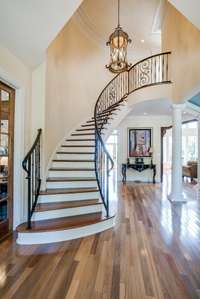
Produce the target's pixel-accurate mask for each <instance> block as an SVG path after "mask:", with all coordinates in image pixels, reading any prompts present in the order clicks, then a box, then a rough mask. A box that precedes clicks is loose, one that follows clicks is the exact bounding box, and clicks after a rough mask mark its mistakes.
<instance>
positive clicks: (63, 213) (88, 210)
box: [32, 204, 102, 221]
mask: <svg viewBox="0 0 200 299" xmlns="http://www.w3.org/2000/svg"><path fill="white" fill-rule="evenodd" d="M101 211H102V204H98V205H91V206H85V207H76V208H68V209H59V210H51V211H44V212H35V213H34V214H33V216H32V221H40V220H48V219H56V218H63V217H70V216H78V215H84V214H92V213H98V212H101Z"/></svg>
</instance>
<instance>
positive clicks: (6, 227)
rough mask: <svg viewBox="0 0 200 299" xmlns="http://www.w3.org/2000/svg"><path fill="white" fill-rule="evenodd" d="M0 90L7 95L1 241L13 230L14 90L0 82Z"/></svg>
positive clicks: (0, 224) (0, 226)
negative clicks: (6, 157)
mask: <svg viewBox="0 0 200 299" xmlns="http://www.w3.org/2000/svg"><path fill="white" fill-rule="evenodd" d="M0 89H2V90H5V91H6V92H7V93H8V94H9V106H8V107H9V110H8V120H9V123H8V125H9V127H8V159H9V162H8V179H7V180H8V186H7V188H8V189H7V192H8V197H7V213H8V216H7V219H6V220H5V221H2V223H0V239H3V238H4V237H6V236H7V235H8V234H10V233H11V232H12V228H13V169H14V109H15V90H14V89H13V88H11V87H10V86H8V85H7V84H5V83H4V82H2V81H0ZM0 100H1V98H0ZM0 117H1V116H0Z"/></svg>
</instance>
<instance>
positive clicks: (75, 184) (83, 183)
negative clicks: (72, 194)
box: [46, 181, 97, 189]
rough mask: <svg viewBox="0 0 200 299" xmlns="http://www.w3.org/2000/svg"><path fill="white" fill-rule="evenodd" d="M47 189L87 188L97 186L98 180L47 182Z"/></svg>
mask: <svg viewBox="0 0 200 299" xmlns="http://www.w3.org/2000/svg"><path fill="white" fill-rule="evenodd" d="M46 187H47V189H48V188H50V189H52V188H87V187H97V182H96V181H75V182H47V183H46Z"/></svg>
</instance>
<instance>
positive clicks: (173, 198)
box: [168, 193, 187, 203]
mask: <svg viewBox="0 0 200 299" xmlns="http://www.w3.org/2000/svg"><path fill="white" fill-rule="evenodd" d="M168 199H169V201H170V202H171V203H186V202H187V200H186V196H185V194H184V193H181V194H173V193H170V194H169V195H168Z"/></svg>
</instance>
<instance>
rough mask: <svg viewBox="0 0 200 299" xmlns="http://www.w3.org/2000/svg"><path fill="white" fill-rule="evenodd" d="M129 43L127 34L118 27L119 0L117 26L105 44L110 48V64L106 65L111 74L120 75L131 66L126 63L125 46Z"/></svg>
mask: <svg viewBox="0 0 200 299" xmlns="http://www.w3.org/2000/svg"><path fill="white" fill-rule="evenodd" d="M129 43H131V39H130V38H129V36H128V34H127V33H126V32H124V31H123V29H122V27H121V26H120V0H118V25H117V28H116V29H115V31H114V32H113V33H112V34H111V35H110V37H109V41H108V42H107V43H106V45H107V46H109V47H110V63H109V65H106V68H108V69H109V71H111V72H112V73H120V72H123V71H125V70H127V69H128V68H129V67H130V66H131V65H130V64H128V62H127V46H128V44H129Z"/></svg>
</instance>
